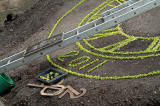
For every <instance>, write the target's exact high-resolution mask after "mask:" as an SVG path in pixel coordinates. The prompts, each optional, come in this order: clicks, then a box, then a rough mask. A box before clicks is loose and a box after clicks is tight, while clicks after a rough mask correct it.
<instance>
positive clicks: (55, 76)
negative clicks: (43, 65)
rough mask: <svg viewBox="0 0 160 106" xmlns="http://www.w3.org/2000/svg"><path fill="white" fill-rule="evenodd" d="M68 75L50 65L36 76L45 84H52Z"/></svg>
mask: <svg viewBox="0 0 160 106" xmlns="http://www.w3.org/2000/svg"><path fill="white" fill-rule="evenodd" d="M66 75H67V73H63V72H61V71H60V70H59V69H57V68H53V67H49V68H48V69H46V70H45V71H44V72H42V73H40V74H39V75H37V76H36V78H37V79H38V80H40V81H41V82H43V83H45V84H49V85H51V84H55V83H57V82H59V81H60V80H61V79H63V78H64V77H65V76H66Z"/></svg>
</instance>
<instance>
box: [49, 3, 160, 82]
mask: <svg viewBox="0 0 160 106" xmlns="http://www.w3.org/2000/svg"><path fill="white" fill-rule="evenodd" d="M113 1H114V0H112V2H113ZM102 4H103V3H102ZM106 6H108V5H105V6H104V7H106ZM102 8H103V7H101V9H100V10H103V9H102ZM99 12H100V11H98V12H97V13H95V14H93V15H92V14H90V13H89V16H87V17H85V18H84V19H83V20H82V21H81V23H80V24H79V26H80V25H82V23H84V21H87V20H86V19H87V18H88V17H91V18H94V16H97V15H99ZM91 13H92V12H91ZM100 16H101V15H100ZM90 20H91V19H90ZM87 22H89V21H87ZM117 28H119V29H121V28H120V25H118V26H117ZM110 31H112V29H111V30H110ZM119 31H120V32H121V33H122V34H124V35H126V36H129V35H127V34H125V33H124V32H123V31H122V30H119ZM129 38H133V40H134V39H135V38H136V39H144V40H145V39H153V40H154V41H156V39H159V38H157V37H150V38H148V37H139V38H137V37H133V36H130V37H129ZM129 40H131V39H129ZM83 41H85V39H84V40H83ZM86 43H88V42H86ZM76 44H77V46H78V48H80V50H81V51H85V52H87V53H89V54H92V55H95V56H98V57H103V58H105V59H144V58H148V57H153V56H160V54H159V53H158V51H159V50H146V51H140V52H130V53H118V52H113V51H106V52H110V53H111V54H114V55H113V56H107V55H102V54H96V53H94V52H92V51H89V50H88V49H86V48H84V47H83V46H82V45H81V44H80V42H76ZM88 44H89V43H88ZM90 45H91V44H90ZM91 46H92V45H91ZM151 46H152V44H151ZM115 47H116V46H115ZM96 50H99V51H101V50H100V49H97V48H96ZM142 53H144V54H147V53H153V54H149V55H144V56H138V57H137V56H135V57H133V56H128V57H122V56H115V54H125V55H132V54H142ZM154 53H157V54H154ZM47 59H48V61H49V62H50V63H51V64H52V65H53V66H55V67H57V68H59V69H61V70H63V71H66V72H68V73H70V74H73V75H77V76H81V77H87V78H93V79H129V78H132V79H133V78H141V77H146V76H150V75H157V74H160V71H159V70H158V71H154V72H149V73H145V74H137V75H132V76H129V75H128V76H106V77H101V76H96V75H88V74H82V73H79V72H75V71H72V70H69V69H66V68H64V67H62V66H60V65H58V64H56V63H54V62H53V61H52V60H51V58H50V57H49V55H48V56H47Z"/></svg>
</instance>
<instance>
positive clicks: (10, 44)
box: [0, 0, 160, 106]
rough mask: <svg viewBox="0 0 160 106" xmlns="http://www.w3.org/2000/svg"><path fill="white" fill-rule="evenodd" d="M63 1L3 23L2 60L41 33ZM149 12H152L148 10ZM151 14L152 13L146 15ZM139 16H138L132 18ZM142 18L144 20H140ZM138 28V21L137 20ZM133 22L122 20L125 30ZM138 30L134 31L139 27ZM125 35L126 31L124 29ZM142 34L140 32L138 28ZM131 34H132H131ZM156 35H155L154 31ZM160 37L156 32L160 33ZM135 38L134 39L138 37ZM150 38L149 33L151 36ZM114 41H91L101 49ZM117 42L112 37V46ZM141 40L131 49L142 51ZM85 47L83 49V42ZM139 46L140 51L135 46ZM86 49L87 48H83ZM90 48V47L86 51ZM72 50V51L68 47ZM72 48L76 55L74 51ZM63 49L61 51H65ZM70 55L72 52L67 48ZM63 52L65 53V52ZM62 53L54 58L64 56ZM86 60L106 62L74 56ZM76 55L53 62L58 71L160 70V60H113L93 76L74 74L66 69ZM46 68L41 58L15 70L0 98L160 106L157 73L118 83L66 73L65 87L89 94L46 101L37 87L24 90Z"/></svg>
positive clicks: (33, 105)
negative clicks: (63, 69)
mask: <svg viewBox="0 0 160 106" xmlns="http://www.w3.org/2000/svg"><path fill="white" fill-rule="evenodd" d="M66 2H72V1H71V0H40V1H39V2H38V3H37V4H36V5H34V6H33V7H32V8H31V9H30V10H28V11H26V12H25V13H24V14H22V15H18V17H17V18H16V20H13V21H12V22H8V23H6V26H5V29H4V30H3V32H1V33H0V48H1V51H0V56H1V57H4V56H6V54H7V53H8V52H10V51H12V52H13V51H14V50H15V49H13V48H17V47H18V46H19V45H21V44H22V43H23V42H24V41H26V40H27V39H29V38H31V37H32V34H35V33H36V32H37V31H40V30H43V26H44V25H46V23H47V21H48V20H49V17H50V16H52V17H53V16H55V15H56V14H54V13H55V11H58V9H60V8H61V7H62V6H63V5H64V4H65V3H66ZM150 12H152V11H150ZM148 14H150V13H148ZM136 18H137V17H136ZM136 18H134V19H133V20H135V19H136ZM141 19H142V20H143V18H141ZM136 23H137V24H136V25H137V26H138V22H136ZM131 24H132V23H128V22H125V23H124V24H123V28H124V29H127V28H128V27H130V26H131ZM137 30H138V29H137ZM124 31H125V30H124ZM141 31H142V32H143V30H141ZM132 32H134V31H133V30H132V31H130V33H132ZM156 33H157V32H156ZM159 33H160V32H159ZM137 36H138V35H137ZM151 36H153V35H151ZM114 39H115V38H114V37H113V38H110V39H109V41H108V42H107V40H106V41H105V40H104V39H100V41H98V42H96V41H95V42H92V43H93V45H96V46H97V47H102V46H103V45H102V44H104V43H105V44H107V43H111V42H110V41H114ZM119 40H120V39H116V41H115V42H117V41H119ZM143 44H144V43H142V42H136V43H134V45H135V46H128V47H127V49H128V50H131V48H135V47H136V46H138V48H141V49H145V48H146V44H144V46H143ZM83 45H84V46H85V47H86V45H85V44H83ZM139 46H141V47H139ZM86 48H87V47H86ZM88 49H90V48H88ZM71 50H72V49H71ZM74 50H78V51H80V50H79V49H78V48H74ZM64 51H65V50H64ZM68 51H70V49H69V50H68ZM62 54H65V52H63V53H62ZM62 54H56V55H57V56H58V55H62ZM86 55H87V56H89V57H90V58H91V60H90V61H92V60H95V59H97V58H99V59H100V61H99V63H100V62H102V61H104V60H105V59H104V58H100V57H96V56H93V55H90V54H88V53H85V52H82V51H80V54H79V55H78V56H77V57H81V56H86ZM77 57H73V58H68V59H65V62H64V63H61V62H58V61H57V60H56V59H55V58H54V59H53V60H54V61H55V62H56V63H57V64H60V65H61V66H62V67H65V68H67V69H70V70H72V71H75V72H79V73H85V74H91V75H100V76H123V75H135V74H141V73H148V72H151V71H156V70H159V69H160V66H159V64H160V62H159V61H160V57H152V58H146V59H143V60H111V59H108V62H107V63H105V64H104V65H103V66H101V67H99V68H98V69H96V70H94V71H93V72H91V73H88V72H87V71H88V70H89V69H90V68H92V67H93V66H94V65H96V64H94V65H93V66H90V67H87V68H86V69H84V70H80V71H79V70H78V68H79V67H80V66H78V67H74V68H71V67H68V66H67V65H68V64H69V62H70V61H71V60H73V59H75V58H77ZM49 66H50V64H49V63H48V61H46V59H45V57H44V58H42V59H38V60H35V61H34V62H32V63H28V64H27V65H24V66H22V67H19V68H17V69H15V70H13V71H12V72H10V73H9V75H10V77H11V78H12V79H13V80H14V82H15V83H16V86H15V87H14V88H13V89H11V91H10V92H8V93H6V94H4V95H3V96H2V97H1V98H0V100H1V101H2V102H3V103H4V104H5V105H6V106H159V105H160V83H159V82H160V77H159V75H156V76H151V77H146V78H139V79H121V80H96V79H88V78H84V77H78V76H74V75H71V74H69V75H67V77H66V78H65V81H64V83H63V85H71V86H72V87H73V88H75V89H76V90H77V91H79V92H80V88H86V89H87V93H86V94H85V95H84V96H83V97H80V98H78V99H70V98H69V95H65V96H64V97H63V98H62V99H58V96H54V97H45V96H41V95H40V90H41V89H40V88H30V87H27V84H28V83H36V84H40V82H39V81H37V80H36V78H35V76H36V75H38V74H39V73H40V72H42V71H43V70H45V69H47V68H48V67H49Z"/></svg>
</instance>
